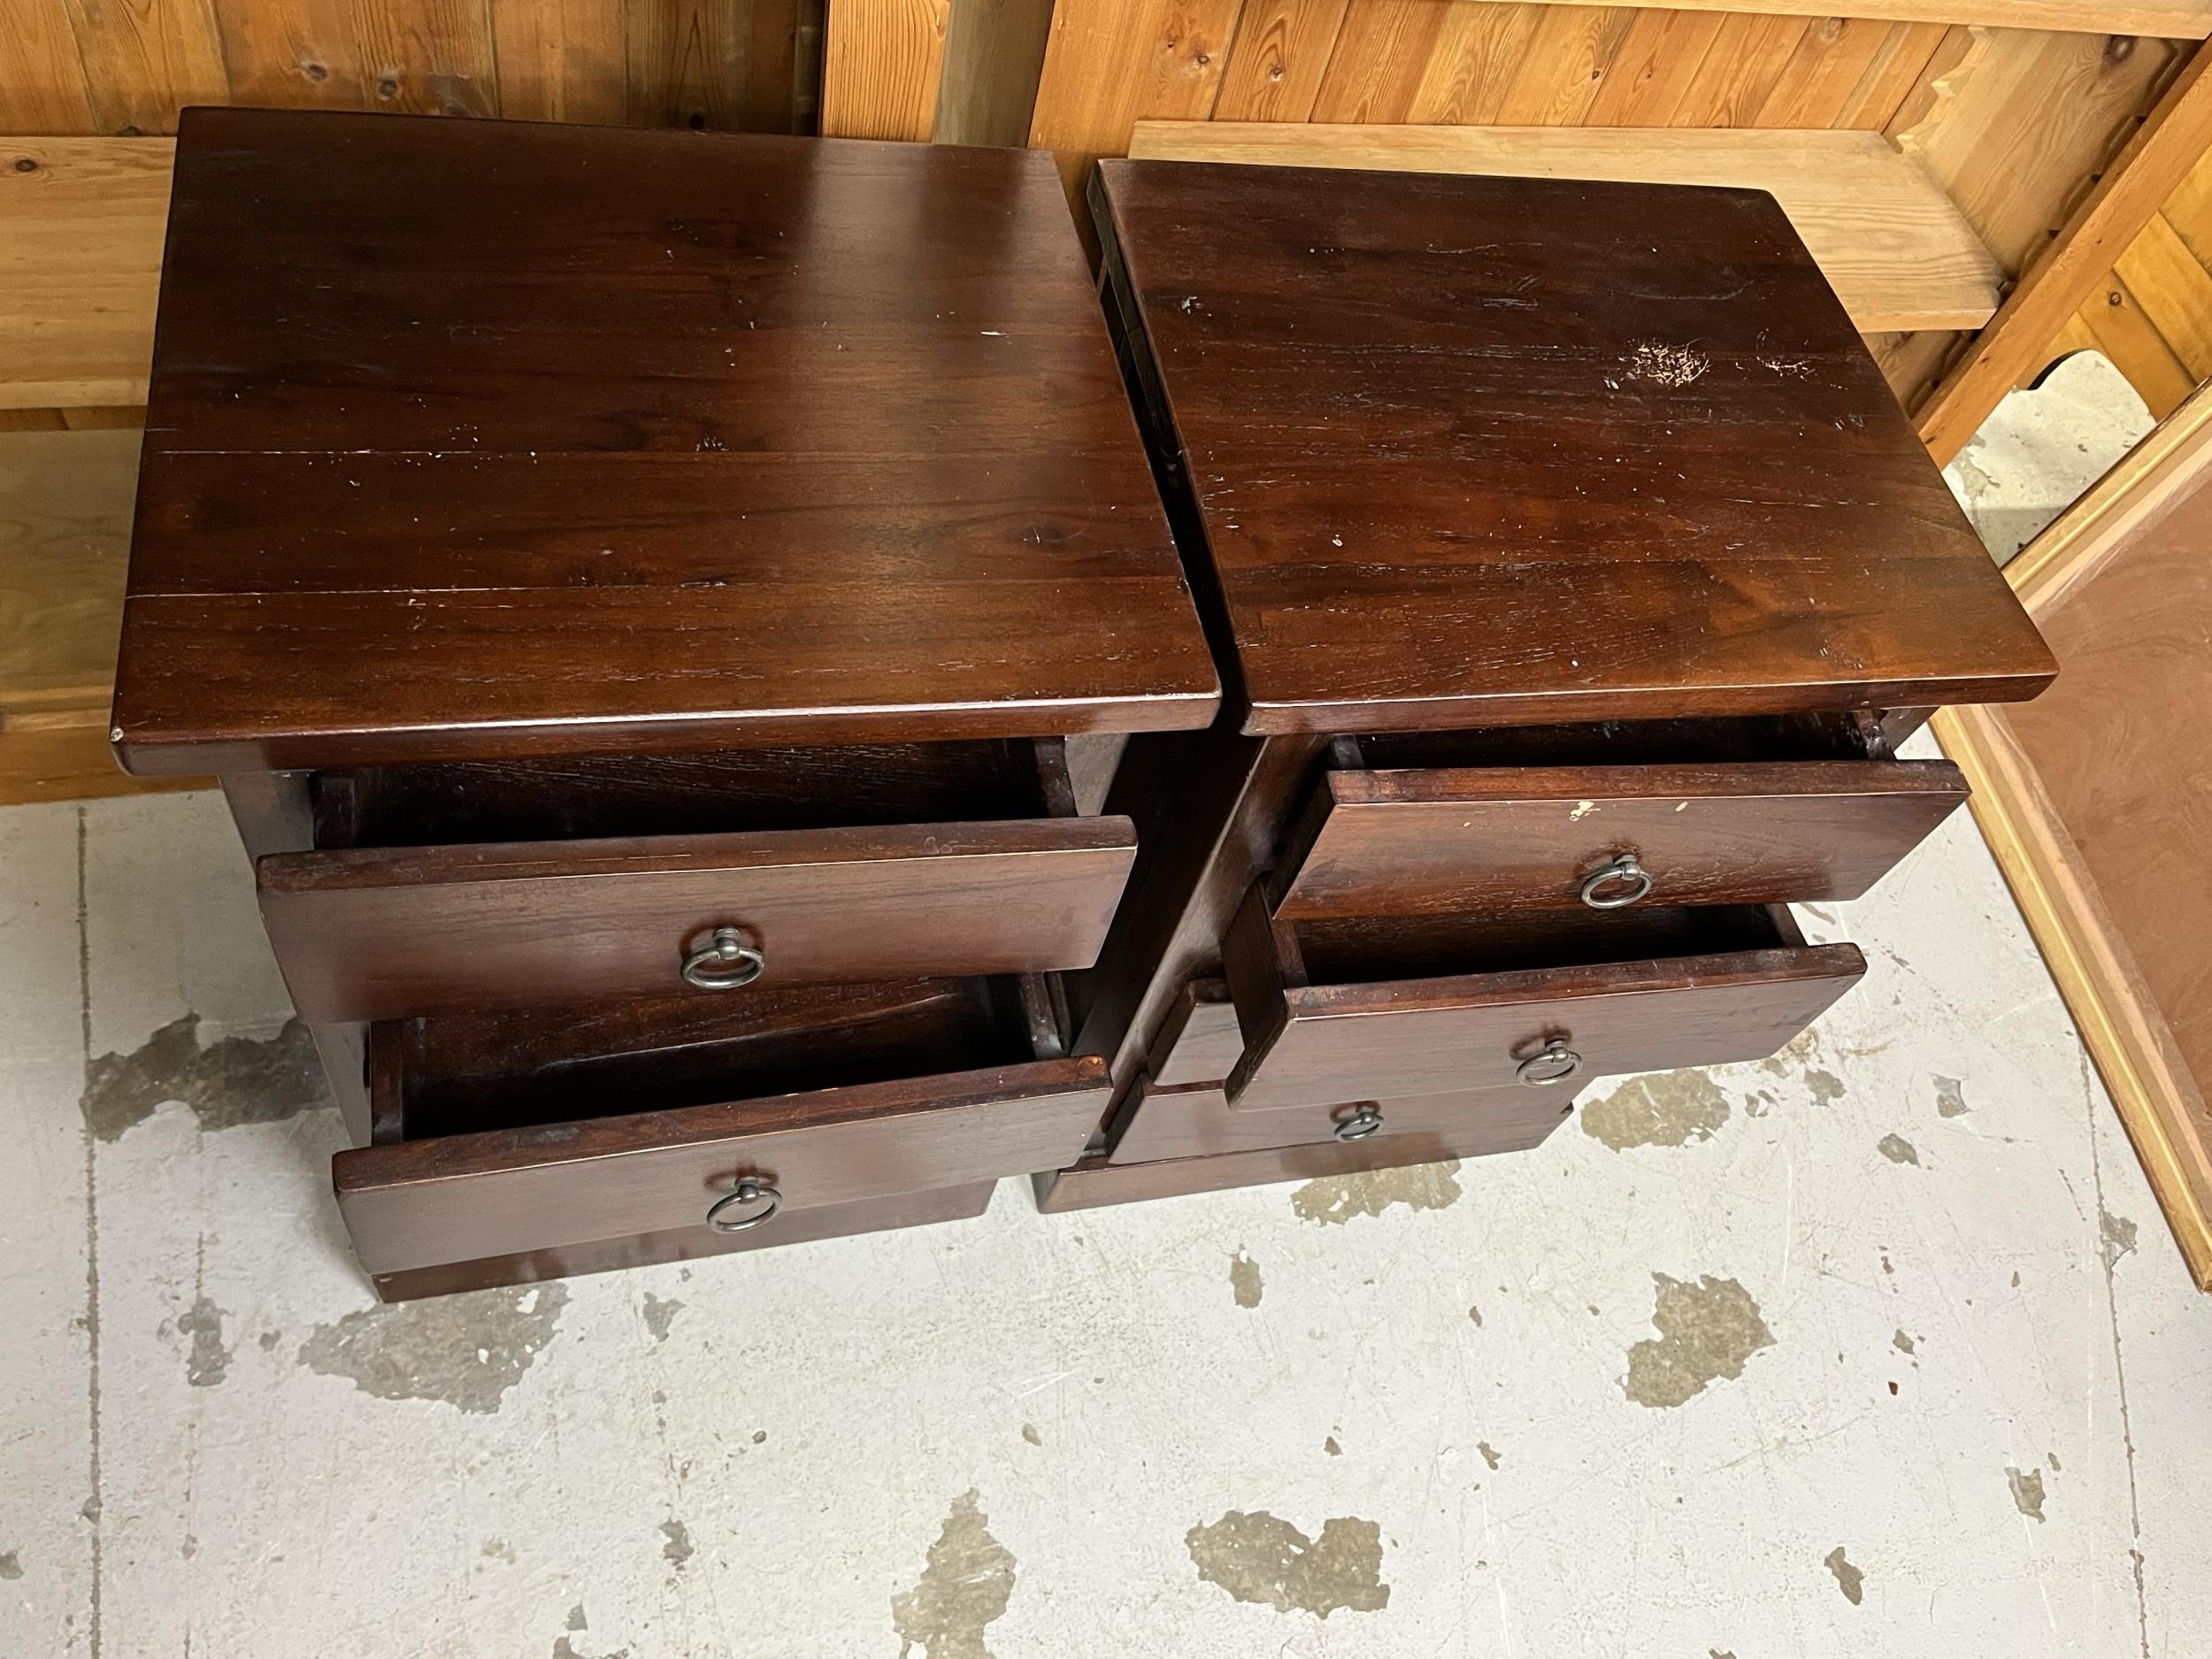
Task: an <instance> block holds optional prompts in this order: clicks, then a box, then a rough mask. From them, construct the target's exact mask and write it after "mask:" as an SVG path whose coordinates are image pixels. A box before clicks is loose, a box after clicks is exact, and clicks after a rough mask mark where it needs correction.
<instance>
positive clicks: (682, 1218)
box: [331, 978, 1110, 1297]
mask: <svg viewBox="0 0 2212 1659" xmlns="http://www.w3.org/2000/svg"><path fill="white" fill-rule="evenodd" d="M1059 1049H1060V1039H1059V1021H1058V1019H1057V1018H1056V1015H1055V1012H1054V1010H1053V1007H1052V1004H1051V1001H1050V989H1049V987H1048V985H1047V984H1046V983H1045V982H1044V981H1043V980H1041V979H1034V978H1032V979H1019V980H1018V979H1004V978H1002V979H955V980H921V981H910V982H902V983H889V984H878V985H869V986H851V987H826V988H819V989H816V990H813V991H810V992H804V993H801V992H787V991H777V990H771V991H768V992H765V993H764V994H763V995H761V996H759V997H757V998H749V999H744V1000H742V1001H737V1002H718V1001H711V1000H710V1001H707V1002H701V1001H699V1000H696V999H691V998H684V997H672V998H660V999H653V1000H649V1001H646V1002H636V1003H632V1004H630V1005H627V1006H626V1007H622V1008H616V1009H607V1010H593V1009H569V1010H533V1011H528V1012H516V1013H506V1014H487V1015H478V1016H469V1017H457V1018H433V1019H411V1020H404V1021H388V1022H381V1023H379V1024H378V1025H374V1026H373V1027H372V1029H371V1033H370V1039H369V1076H370V1093H371V1099H372V1104H373V1110H374V1112H375V1115H376V1122H377V1132H378V1138H379V1144H376V1145H373V1146H370V1147H366V1148H359V1149H357V1150H353V1151H347V1152H341V1153H339V1154H338V1155H337V1156H335V1157H334V1159H333V1160H332V1165H331V1168H332V1177H333V1180H334V1185H335V1187H336V1189H337V1194H338V1205H339V1209H340V1210H341V1212H342V1214H343V1216H344V1217H345V1223H346V1227H347V1230H348V1232H349V1233H351V1234H352V1236H353V1242H354V1248H355V1251H356V1253H357V1255H358V1256H359V1258H360V1260H361V1263H362V1265H363V1266H364V1267H365V1268H366V1269H367V1270H368V1271H369V1272H370V1274H371V1275H372V1276H373V1278H374V1279H375V1280H376V1283H377V1286H378V1289H379V1292H380V1294H383V1295H385V1296H387V1297H393V1296H403V1295H410V1294H423V1293H424V1292H425V1291H426V1290H427V1289H451V1288H459V1287H462V1286H465V1285H468V1284H481V1283H499V1282H504V1281H506V1280H509V1279H514V1278H525V1277H527V1278H537V1277H547V1276H549V1274H551V1273H557V1272H564V1271H588V1270H589V1268H590V1267H592V1266H595V1265H599V1264H609V1265H611V1264H617V1263H620V1264H628V1263H633V1262H637V1261H642V1260H668V1259H676V1258H679V1257H681V1256H692V1255H698V1254H703V1253H707V1252H709V1251H711V1250H717V1249H723V1248H746V1247H748V1246H750V1245H754V1244H773V1243H776V1242H780V1241H784V1240H790V1239H795V1238H814V1237H820V1236H824V1235H825V1234H826V1233H828V1232H857V1231H864V1230H866V1229H868V1228H869V1227H871V1226H878V1225H900V1224H901V1219H902V1217H901V1215H900V1210H899V1201H903V1200H905V1199H907V1198H909V1197H910V1196H911V1195H913V1194H937V1193H950V1192H954V1191H956V1190H957V1189H962V1188H972V1187H975V1186H976V1185H977V1184H979V1183H987V1182H989V1181H992V1180H994V1179H997V1178H999V1177H1001V1176H1005V1175H1013V1174H1022V1173H1026V1172H1028V1171H1033V1170H1040V1169H1048V1168H1052V1167H1055V1166H1056V1165H1058V1164H1066V1163H1069V1162H1071V1161H1072V1160H1073V1159H1074V1158H1075V1157H1076V1156H1077V1155H1078V1154H1079V1153H1080V1152H1081V1150H1082V1148H1083V1144H1084V1141H1085V1140H1086V1139H1087V1136H1088V1135H1089V1133H1090V1132H1091V1130H1092V1129H1093V1128H1094V1126H1095V1125H1096V1124H1097V1120H1098V1118H1099V1114H1100V1112H1101V1111H1102V1110H1103V1108H1104V1105H1105V1102H1106V1100H1107V1096H1108V1094H1109V1092H1110V1091H1109V1087H1108V1083H1107V1078H1106V1071H1105V1066H1104V1063H1103V1062H1102V1061H1101V1060H1098V1059H1095V1058H1087V1059H1074V1058H1067V1057H1064V1056H1062V1055H1061V1054H1060V1052H1059ZM876 1206H888V1207H889V1208H888V1209H887V1210H885V1211H884V1212H883V1213H882V1214H880V1215H879V1214H876V1213H875V1211H874V1210H872V1207H876ZM885 1217H889V1218H888V1219H887V1218H885ZM924 1218H935V1217H933V1216H931V1217H924ZM825 1221H826V1222H827V1223H828V1225H824V1224H825Z"/></svg>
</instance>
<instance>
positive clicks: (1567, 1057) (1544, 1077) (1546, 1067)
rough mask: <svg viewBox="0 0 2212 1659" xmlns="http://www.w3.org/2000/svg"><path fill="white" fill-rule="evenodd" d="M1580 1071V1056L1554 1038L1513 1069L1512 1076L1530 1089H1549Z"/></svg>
mask: <svg viewBox="0 0 2212 1659" xmlns="http://www.w3.org/2000/svg"><path fill="white" fill-rule="evenodd" d="M1581 1070H1582V1056H1580V1055H1578V1054H1577V1053H1576V1052H1575V1051H1574V1050H1573V1049H1572V1048H1569V1047H1567V1045H1566V1044H1565V1043H1564V1042H1563V1041H1560V1040H1559V1039H1558V1038H1556V1037H1554V1038H1553V1039H1552V1040H1551V1041H1549V1042H1548V1043H1546V1044H1545V1045H1544V1046H1543V1047H1542V1048H1539V1049H1538V1050H1537V1051H1536V1052H1535V1053H1534V1054H1532V1055H1531V1056H1529V1057H1528V1058H1527V1059H1525V1060H1524V1061H1522V1062H1521V1064H1518V1065H1517V1066H1515V1067H1514V1068H1513V1075H1514V1076H1515V1077H1517V1078H1518V1079H1521V1081H1522V1082H1524V1083H1525V1084H1527V1085H1528V1086H1529V1087H1531V1088H1549V1087H1551V1086H1552V1085H1553V1084H1555V1083H1563V1082H1565V1081H1566V1080H1567V1079H1569V1078H1571V1077H1572V1076H1573V1075H1574V1074H1575V1073H1576V1072H1578V1071H1581Z"/></svg>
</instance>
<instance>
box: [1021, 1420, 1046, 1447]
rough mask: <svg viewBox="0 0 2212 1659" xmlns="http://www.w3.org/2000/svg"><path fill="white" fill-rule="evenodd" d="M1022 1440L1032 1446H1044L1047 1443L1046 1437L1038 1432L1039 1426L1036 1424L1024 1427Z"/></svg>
mask: <svg viewBox="0 0 2212 1659" xmlns="http://www.w3.org/2000/svg"><path fill="white" fill-rule="evenodd" d="M1022 1439H1024V1440H1027V1441H1028V1442H1029V1443H1030V1444H1031V1445H1032V1446H1042V1445H1043V1444H1044V1443H1045V1442H1044V1436H1042V1435H1041V1434H1040V1433H1038V1432H1037V1425H1035V1424H1034V1423H1025V1424H1023V1425H1022Z"/></svg>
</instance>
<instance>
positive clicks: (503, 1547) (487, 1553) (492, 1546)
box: [479, 1538, 515, 1566]
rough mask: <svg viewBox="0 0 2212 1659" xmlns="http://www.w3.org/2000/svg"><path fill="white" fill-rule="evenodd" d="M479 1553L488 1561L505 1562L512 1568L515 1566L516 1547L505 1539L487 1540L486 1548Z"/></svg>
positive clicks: (485, 1541) (485, 1542)
mask: <svg viewBox="0 0 2212 1659" xmlns="http://www.w3.org/2000/svg"><path fill="white" fill-rule="evenodd" d="M479 1553H480V1554H481V1555H483V1557H484V1559H485V1560H486V1561H503V1562H505V1563H507V1564H508V1565H509V1566H512V1565H514V1561H515V1547H514V1546H513V1545H512V1544H511V1543H509V1542H508V1541H507V1540H505V1539H503V1538H488V1539H486V1540H484V1548H483V1549H482V1550H481V1551H480V1552H479Z"/></svg>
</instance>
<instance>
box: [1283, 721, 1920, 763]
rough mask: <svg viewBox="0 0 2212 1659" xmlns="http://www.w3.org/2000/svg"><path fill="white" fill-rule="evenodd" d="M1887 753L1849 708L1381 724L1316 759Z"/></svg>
mask: <svg viewBox="0 0 2212 1659" xmlns="http://www.w3.org/2000/svg"><path fill="white" fill-rule="evenodd" d="M1892 758H1893V756H1892V754H1891V752H1890V745H1889V741H1888V740H1887V739H1886V738H1885V737H1884V736H1883V735H1882V728H1881V726H1880V725H1879V723H1878V721H1877V720H1876V719H1875V718H1874V717H1873V715H1872V714H1871V713H1870V712H1868V711H1864V710H1857V711H1853V712H1850V713H1843V714H1833V713H1830V714H1752V715H1740V716H1735V717H1729V718H1711V719H1680V720H1599V721H1593V722H1590V723H1587V724H1584V725H1574V726H1497V727H1486V728H1482V729H1478V730H1472V731H1464V732H1383V733H1373V734H1371V735H1363V736H1356V737H1343V738H1339V739H1337V740H1336V741H1335V742H1334V743H1333V745H1332V746H1331V748H1330V750H1329V755H1328V759H1327V761H1326V763H1325V764H1327V765H1329V766H1332V767H1343V768H1351V769H1363V770H1367V771H1375V772H1384V771H1391V770H1394V769H1398V768H1407V767H1451V766H1689V765H1699V764H1708V765H1717V764H1729V763H1737V762H1745V761H1770V760H1889V759H1892Z"/></svg>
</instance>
